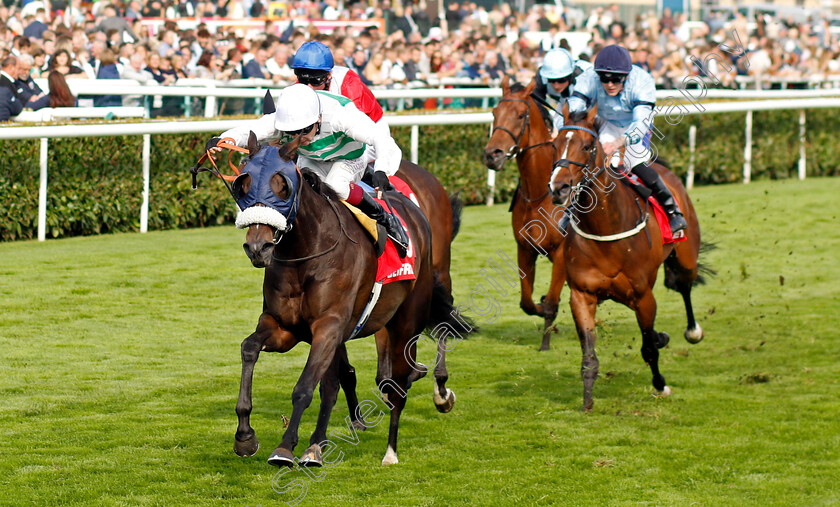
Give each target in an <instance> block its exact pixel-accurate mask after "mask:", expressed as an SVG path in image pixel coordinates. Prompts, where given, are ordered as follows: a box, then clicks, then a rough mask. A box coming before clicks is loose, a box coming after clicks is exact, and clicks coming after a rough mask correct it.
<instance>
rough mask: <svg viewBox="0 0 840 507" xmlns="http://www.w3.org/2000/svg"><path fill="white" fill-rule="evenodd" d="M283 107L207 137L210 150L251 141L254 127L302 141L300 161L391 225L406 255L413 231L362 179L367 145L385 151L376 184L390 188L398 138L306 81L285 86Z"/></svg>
mask: <svg viewBox="0 0 840 507" xmlns="http://www.w3.org/2000/svg"><path fill="white" fill-rule="evenodd" d="M276 105H277V110H276V111H275V112H274V113H271V114H267V115H264V116H262V117H261V118H259V119H257V120H253V121H250V122H248V123H246V124H244V125H242V126H239V127H235V128H232V129H230V130H228V131H226V132H224V133H222V134H221V135H220V136H219V137H216V138H213V139H211V140H210V141H208V143H207V149H208V150H209V151H210V152H216V151H220V150H221V148H218V147H216V145H217V143H218V142H219V139H220V138H221V139H224V138H231V139H233V140H234V142H235V143H236V145H237V146H241V147H245V146H247V145H248V136H249V134H250V132H252V131H253V132H254V134H256V136H257V141H258V142H260V143H265V142H270V141H274V140H278V139H279V140H281V142H284V143H285V142H293V141H298V140H299V141H300V146H299V148H298V154H299V155H298V166H299V167H301V168H307V169H310V170H312V171H313V172H314V173H315V174H317V175H318V176H319V177H320V178H321V179H322V180H323V181H324V182H325V183H326V184H327V185H328V186H329V187H330V188H332V189H333V190H334V191H335V192H336V194H338V196H339V197H340V198H341V199H344V200H346V201H347V202H348V203H350V204H352V205H353V206H356V207H357V208H359V209H360V210H361V211H362V212H363V213H364V214H366V215H367V216H369V217H370V218H372V219H374V220H376V221H377V222H378V223H380V224H382V225H384V226H385V229H386V230H387V231H388V235H389V236H390V237H391V239H392V240H393V241H394V244H395V246H396V247H397V250H398V251H399V253H400V256H401V257H405V254H406V250H407V247H408V235H407V234H406V232H405V230H404V229H403V227H402V225H401V224H400V223H399V220H398V219H397V218H396V217H395V216H394V215H392V214H390V213H387V212H386V211H385V210H384V209H383V208H382V206H381V205H380V204H379V203H378V202H376V201H375V200H373V198H372V197H371V196H370V195H368V194H367V193H365V192H364V190H362V187H360V186H357V185H356V183H357V182H358V181H359V180H360V179H361V178H362V176H363V175H364V171H365V167H366V164H365V163H364V161H363V160H362V158H361V157H362V155H363V154H364V152H365V147H366V146H373V147H374V148H375V149H376V152H377V153H378V154H379V156H378V158H377V160H376V163H375V165H374V173H373V182H374V186H376V187H379V188H381V189H385V188H387V182H388V176H392V175H393V174H394V173H396V172H397V169H399V166H400V160H401V159H402V152H401V151H400V148H399V146H397V143H395V142H394V139H393V138H392V137H391V136H390V135H388V134H387V133H384V132H383V131H382V129H380V128H378V127H377V126H376V125H375V124H374V123H373V121H371V119H370V118H368V117H367V116H365V115H364V114H363V113H362V112H360V111H359V110H358V109H357V108H356V106H355V105H354V104H353V102H352V101H350V100H349V99H347V98H345V97H340V96H337V95H333V94H331V93H327V92H315V91H314V90H312V89H311V88H310V87H308V86H306V85H304V84H300V83H298V84H294V85H292V86H289V87H288V88H285V89H284V90H283V91H282V92H281V93H280V98H278V99H277V104H276Z"/></svg>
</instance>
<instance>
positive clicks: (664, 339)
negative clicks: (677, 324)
mask: <svg viewBox="0 0 840 507" xmlns="http://www.w3.org/2000/svg"><path fill="white" fill-rule="evenodd" d="M670 341H671V335H669V334H668V333H666V332H665V331H662V332H661V333H659V340H658V341H657V343H656V348H659V349H661V348H663V347H664V346H665V345H668V342H670Z"/></svg>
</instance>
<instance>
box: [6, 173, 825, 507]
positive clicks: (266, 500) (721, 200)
mask: <svg viewBox="0 0 840 507" xmlns="http://www.w3.org/2000/svg"><path fill="white" fill-rule="evenodd" d="M838 194H840V179H837V178H835V179H810V180H808V181H805V182H799V181H782V182H756V183H752V184H750V185H748V186H744V185H732V186H715V187H703V188H698V189H696V190H694V191H693V192H692V194H691V195H692V199H693V200H694V203H695V207H696V208H697V211H698V213H699V216H700V221H701V225H702V227H703V235H704V239H707V240H711V241H714V242H716V243H717V244H718V249H717V250H715V251H713V252H711V254H709V255H708V257H707V259H706V260H707V261H709V263H710V264H712V266H713V267H715V268H716V269H717V270H718V271H719V274H718V276H717V277H716V278H714V279H712V280H711V281H710V283H709V284H708V285H706V286H703V287H700V288H699V289H697V290H696V291H695V308H696V311H697V314H698V319H699V321H700V324H701V325H702V326H703V327H704V328H705V329H706V332H707V336H706V339H705V340H704V341H703V342H702V343H701V344H699V345H694V346H692V345H689V344H688V343H687V342H685V341H684V340H683V339H682V337H681V335H682V330H683V328H684V327H685V320H684V315H683V309H682V303H681V298H680V297H679V296H678V295H677V294H676V293H673V292H670V291H666V290H665V289H664V288H663V287H662V276H660V277H659V278H660V279H659V281H658V284H657V290H656V295H657V299H658V302H659V313H658V314H659V318H658V319H657V328H658V329H660V330H665V331H668V332H669V333H670V334H671V336H672V340H671V344H670V346H669V347H668V348H666V349H663V350H662V351H661V352H662V354H661V361H660V363H661V366H662V371H663V374H664V375H665V377H666V379H668V384H669V385H670V386H671V387H672V388H673V389H674V395H673V396H672V397H670V398H667V399H663V398H654V397H653V396H651V387H650V372H649V369H648V368H647V367H646V366H645V365H644V363H643V361H642V359H641V354H640V352H639V342H640V338H639V332H638V329H637V327H636V324H635V318H634V317H633V314H632V312H631V311H630V310H628V309H626V308H624V307H622V306H619V305H616V304H614V303H609V302H608V303H604V304H603V305H601V306H600V308H599V313H598V317H599V319H600V320H601V324H600V326H599V339H598V344H597V346H598V348H597V352H598V355H599V358H600V361H601V377H600V378H599V379H598V381H597V382H596V385H595V411H594V413H592V414H582V413H581V412H580V406H581V402H582V385H581V381H580V376H579V369H580V347H579V344H578V341H577V338H576V336H575V333H574V329H573V324H572V321H571V316H570V313H569V310H568V304H567V303H568V289H565V290H564V292H563V294H562V302H561V313H560V315H559V316H558V322H559V323H560V332H559V334H557V335H555V337H554V338H553V343H552V350H551V351H549V352H545V353H538V352H537V347H538V345H539V340H540V333H539V327H538V326H539V325H540V323H539V320H538V319H536V318H532V317H527V316H525V315H524V314H523V313H522V312H521V311H520V310H519V308H518V299H519V296H518V289H517V290H516V291H512V292H511V294H509V295H507V296H505V297H501V298H498V300H499V302H500V305H499V306H498V308H497V310H498V314H497V315H495V316H491V315H490V314H488V315H485V316H477V317H476V321H477V322H478V323H479V324H480V325H481V326H482V332H481V334H479V335H478V336H475V337H472V338H470V339H469V340H467V341H463V342H460V343H458V344H457V346H456V348H455V349H454V350H453V351H452V352H451V353H450V355H449V367H450V368H449V369H450V374H451V379H450V382H449V386H450V387H451V388H452V389H453V390H455V391H456V393H457V396H458V402H457V404H456V406H455V409H454V410H453V412H452V413H450V414H438V413H437V411H436V410H435V409H434V406H433V404H432V401H431V385H432V382H431V380H430V378H427V379H424V380H422V381H420V382H418V383H417V384H416V385H415V386H414V388H413V389H412V390H411V392H410V394H409V396H410V399H409V402H408V406H407V408H406V410H405V412H404V415H403V419H402V425H401V434H400V449H399V451H400V461H401V463H400V464H399V465H397V466H394V467H389V468H383V467H381V466H380V465H379V462H380V460H381V458H382V455H383V454H384V451H385V446H386V439H387V428H386V426H385V424H384V423H383V424H382V425H380V426H377V427H375V428H372V429H369V430H368V431H366V432H364V433H360V434H359V438H360V442H359V444H358V445H352V444H350V443H345V442H341V441H339V440H336V441H337V442H338V443H339V448H340V450H341V451H342V452H343V453H344V458H343V461H342V462H341V463H340V464H339V465H338V466H336V467H334V468H332V469H324V470H322V473H324V478H323V479H322V480H321V481H320V482H316V481H315V480H313V479H310V478H308V477H306V476H305V475H304V474H303V473H302V472H300V471H295V472H290V473H289V474H288V475H286V476H285V477H283V478H281V479H279V481H278V484H279V485H283V484H287V483H289V482H290V481H291V480H292V479H293V478H298V479H301V480H302V481H304V482H305V483H306V484H307V488H308V493H307V495H306V498H305V500H304V501H303V503H302V504H301V505H339V504H358V505H400V506H403V505H469V504H474V505H511V504H523V505H532V504H566V505H628V504H644V505H651V504H655V505H689V504H701V505H739V506H742V505H828V504H837V503H840V486H838V478H840V422H838V415H840V397H838V387H840V386H839V385H838V381H839V380H840V360H838V359H840V358H839V357H838V356H839V355H840V354H839V353H838V350H840V337H839V336H838V334H840V333H838V324H840V317H838V315H839V314H840V284H838V280H840V253H838V252H840V235H838V233H837V224H838V215H840V205H838V204H837V202H838V201H837V195H838ZM509 220H510V219H509V215H508V213H507V211H506V206H496V207H494V208H491V209H488V208H484V207H473V208H467V209H466V210H465V213H464V224H463V227H462V228H461V234H460V236H459V237H458V239H457V241H456V242H455V244H454V258H455V259H456V260H455V262H454V275H453V278H454V281H455V290H456V299H458V300H459V301H465V300H466V299H467V296H468V295H469V294H470V293H471V291H473V290H474V289H476V288H477V287H479V286H480V285H481V284H482V281H483V278H482V276H481V274H480V270H481V268H482V267H486V260H487V259H488V258H490V257H492V256H493V255H494V252H495V251H496V250H497V249H499V248H502V249H503V250H504V251H505V252H506V253H507V254H508V255H509V256H511V258H515V255H514V252H515V247H514V243H513V239H512V231H511V229H510V221H509ZM789 222H794V223H795V226H793V227H791V226H790V225H788V223H789ZM241 242H242V232H241V231H237V230H235V229H233V228H232V227H221V228H211V229H204V230H187V231H166V232H154V233H149V234H146V235H139V234H120V235H110V236H98V237H88V238H74V239H66V240H58V241H49V242H46V243H44V244H37V243H34V242H20V243H6V244H0V347H2V353H0V370H2V372H3V375H2V376H0V436H2V439H0V455H1V456H2V459H0V503H2V504H8V505H25V504H51V505H52V504H65V503H72V504H98V505H137V504H144V505H146V504H155V505H158V504H168V505H173V504H174V505H209V504H218V503H224V504H232V505H252V506H253V505H277V504H282V503H283V501H284V500H292V499H293V498H294V497H295V494H293V493H292V492H289V493H286V494H283V495H281V494H279V493H277V492H276V491H274V490H273V489H272V479H273V477H274V476H275V473H276V469H274V468H272V467H270V466H268V465H267V464H266V463H265V458H266V457H267V456H268V454H269V452H270V451H271V449H273V448H274V446H275V445H277V443H279V442H280V439H281V435H282V431H283V430H282V427H281V425H282V422H281V419H282V417H281V416H282V415H283V414H285V415H289V414H290V412H291V401H290V398H291V390H292V387H293V385H294V382H295V381H296V379H297V377H298V375H299V374H300V371H301V368H302V366H303V364H304V362H305V360H306V354H307V352H308V348H307V347H306V346H305V345H303V346H300V347H298V348H297V349H295V350H293V351H292V352H290V353H288V354H285V355H278V354H264V355H262V356H261V358H260V361H259V362H258V363H257V367H256V374H255V380H254V413H253V415H252V425H253V427H254V428H255V430H256V432H257V436H258V437H259V438H260V441H261V442H262V448H261V449H260V451H259V452H258V453H257V456H256V457H254V458H251V459H240V458H237V457H236V456H235V455H234V454H233V452H232V445H233V433H234V431H235V427H236V415H235V413H234V411H233V408H234V405H235V403H236V396H237V392H238V383H239V370H240V363H239V343H240V341H241V340H242V339H243V338H244V337H245V336H247V335H248V334H249V333H250V332H251V330H253V328H254V326H255V325H256V319H257V316H258V314H259V310H260V307H261V290H260V286H261V274H262V273H261V271H259V270H256V269H253V268H251V267H250V265H249V263H248V262H247V259H246V258H245V256H244V255H243V253H242V250H241V248H240V246H239V245H240V244H241ZM781 277H783V279H784V282H783V283H782V278H781ZM547 280H548V263H547V262H545V261H541V262H540V264H539V266H538V281H539V284H538V290H539V291H540V292H538V294H542V293H544V291H545V289H546V286H547ZM483 286H484V287H487V284H486V282H484V285H483ZM475 301H476V302H477V305H476V306H478V305H479V304H480V303H481V301H482V298H481V297H476V299H475ZM483 301H484V302H485V303H487V300H486V299H484V300H483ZM488 307H489V308H493V306H492V305H488ZM349 349H350V358H351V361H352V362H353V364H354V365H355V366H356V369H357V372H358V377H359V388H358V390H359V395H360V398H362V399H373V398H374V396H373V394H372V393H371V390H372V389H374V387H375V385H374V382H373V377H374V375H375V349H374V346H373V342H372V340H370V339H367V340H357V341H354V342H352V343H351V344H350V346H349ZM424 358H425V359H424ZM431 358H432V350H431V348H430V347H425V348H422V350H421V360H424V362H426V363H429V362H431V361H430V360H429V359H431ZM429 377H431V375H430V376H429ZM317 402H318V400H317V395H316V400H315V401H314V402H313V404H312V406H311V407H310V409H309V410H308V411H307V414H306V415H305V417H304V423H303V425H302V427H301V445H299V446H298V449H297V451H298V454H299V453H300V452H302V450H303V449H304V448H305V446H306V443H307V442H308V438H309V435H310V434H311V431H312V429H313V428H314V421H315V415H316V408H317ZM345 415H347V407H346V404H345V402H344V398H343V395H342V396H340V397H339V402H338V405H337V410H336V412H335V413H334V414H333V419H332V421H333V426H332V427H333V428H335V429H340V428H341V426H340V425H341V423H342V421H343V419H344V417H345ZM296 492H297V491H296ZM296 492H295V493H296Z"/></svg>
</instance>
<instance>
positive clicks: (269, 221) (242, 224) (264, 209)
mask: <svg viewBox="0 0 840 507" xmlns="http://www.w3.org/2000/svg"><path fill="white" fill-rule="evenodd" d="M254 224H265V225H270V226H272V227H274V229H275V230H277V231H280V232H285V231H286V217H284V216H283V214H282V213H280V212H279V211H277V210H276V209H272V208H269V207H268V206H251V207H250V208H247V209H244V210H242V211H240V212H239V214H238V215H236V227H237V228H238V229H244V228H246V227H249V226H251V225H254Z"/></svg>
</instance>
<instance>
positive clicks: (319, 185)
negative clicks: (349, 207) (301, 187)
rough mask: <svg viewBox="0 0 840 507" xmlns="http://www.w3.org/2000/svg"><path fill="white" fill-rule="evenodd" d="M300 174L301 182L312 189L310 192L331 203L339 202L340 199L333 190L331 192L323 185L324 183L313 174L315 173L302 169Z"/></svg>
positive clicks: (328, 187)
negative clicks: (312, 191)
mask: <svg viewBox="0 0 840 507" xmlns="http://www.w3.org/2000/svg"><path fill="white" fill-rule="evenodd" d="M300 173H301V175H302V176H303V180H304V181H305V182H306V183H307V184H308V185H309V186H310V187H311V188H312V190H314V191H315V192H317V193H318V194H320V195H322V196H324V197H326V198H327V199H330V200H333V201H339V200H341V198H340V197H338V194H336V193H335V190H333V189H332V188H330V186H329V185H327V184H326V183H324V181H323V180H321V178H320V176H318V175H317V174H315V172H313V171H311V170H309V169H303V170H301V172H300Z"/></svg>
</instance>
